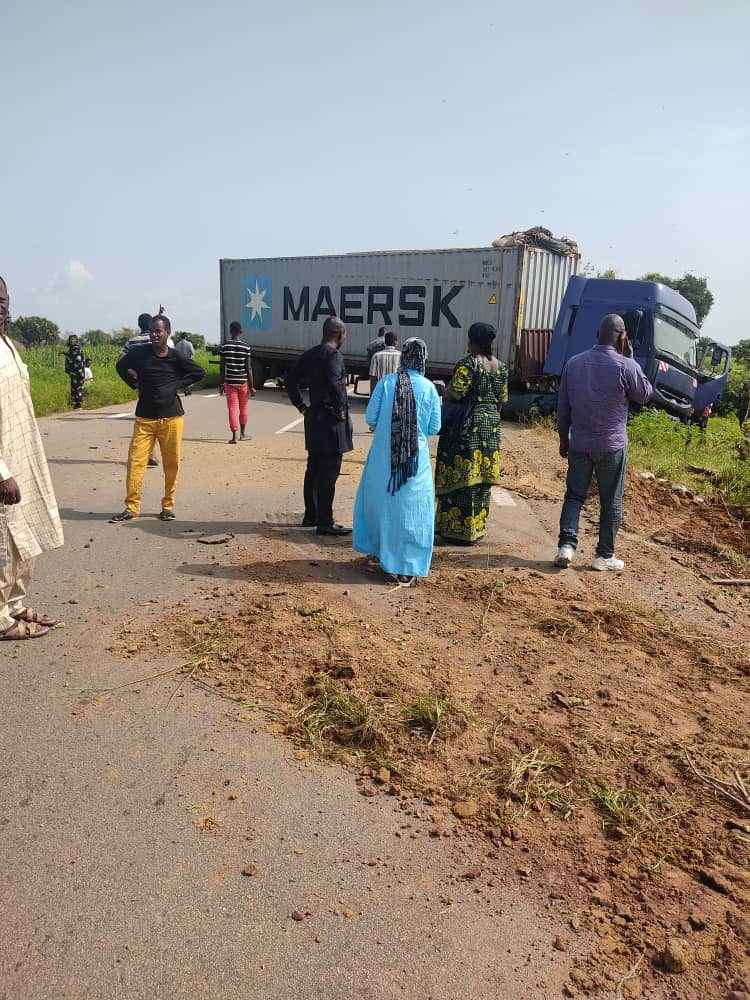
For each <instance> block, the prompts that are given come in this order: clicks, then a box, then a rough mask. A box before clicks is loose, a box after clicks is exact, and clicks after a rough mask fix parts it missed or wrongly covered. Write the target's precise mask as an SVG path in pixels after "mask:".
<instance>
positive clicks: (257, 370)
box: [252, 361, 268, 389]
mask: <svg viewBox="0 0 750 1000" xmlns="http://www.w3.org/2000/svg"><path fill="white" fill-rule="evenodd" d="M252 366H253V385H254V386H255V388H256V389H262V388H263V386H264V385H265V381H266V379H267V378H268V369H267V368H266V366H265V365H264V364H261V362H260V361H253V362H252Z"/></svg>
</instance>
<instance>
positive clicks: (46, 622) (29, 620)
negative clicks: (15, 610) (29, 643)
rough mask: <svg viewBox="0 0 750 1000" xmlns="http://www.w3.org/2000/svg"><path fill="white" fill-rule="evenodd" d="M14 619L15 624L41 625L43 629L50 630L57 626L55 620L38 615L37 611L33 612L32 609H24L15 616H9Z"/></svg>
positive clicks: (47, 616)
mask: <svg viewBox="0 0 750 1000" xmlns="http://www.w3.org/2000/svg"><path fill="white" fill-rule="evenodd" d="M11 617H12V618H15V620H16V621H17V622H25V623H26V624H32V625H42V626H43V627H45V628H52V627H53V626H54V625H57V618H50V616H49V615H40V614H39V612H38V611H34V609H33V608H24V609H23V611H21V612H20V613H19V614H17V615H11Z"/></svg>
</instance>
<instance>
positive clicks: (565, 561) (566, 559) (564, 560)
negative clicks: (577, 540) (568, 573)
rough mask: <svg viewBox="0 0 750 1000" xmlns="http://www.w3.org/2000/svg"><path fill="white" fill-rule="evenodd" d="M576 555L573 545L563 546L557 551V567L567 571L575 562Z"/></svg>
mask: <svg viewBox="0 0 750 1000" xmlns="http://www.w3.org/2000/svg"><path fill="white" fill-rule="evenodd" d="M574 555H575V549H574V548H573V546H572V545H561V546H560V548H559V549H558V550H557V555H556V556H555V563H554V564H555V566H559V567H560V568H561V569H567V568H568V566H570V564H571V563H572V562H573V556H574Z"/></svg>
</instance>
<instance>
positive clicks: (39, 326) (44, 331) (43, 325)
mask: <svg viewBox="0 0 750 1000" xmlns="http://www.w3.org/2000/svg"><path fill="white" fill-rule="evenodd" d="M8 333H9V335H10V337H11V338H12V339H13V340H15V341H17V342H18V343H19V344H22V345H23V346H24V347H42V346H44V345H45V344H53V345H54V344H59V343H60V341H61V340H62V337H63V335H62V333H61V332H60V327H59V326H58V325H57V323H53V322H52V320H50V319H45V317H44V316H19V317H18V319H14V320H12V321H11V323H10V324H9V329H8ZM136 333H138V331H137V330H134V329H132V328H131V327H129V326H122V327H120V329H119V330H112V331H111V332H110V333H107V332H106V330H86V332H85V333H82V334H79V335H78V336H79V339H80V341H81V343H82V344H86V345H87V346H89V347H101V346H102V345H107V344H113V345H114V346H115V347H122V346H124V344H125V343H126V342H127V341H128V340H129V339H130V338H131V337H134V336H135V335H136ZM175 336H176V337H179V338H182V337H187V339H188V340H189V341H190V342H191V344H192V345H193V347H195V348H196V349H197V350H200V349H202V348H204V347H205V346H206V338H205V337H204V336H203V335H202V334H200V333H192V332H191V331H190V330H177V331H176V332H175Z"/></svg>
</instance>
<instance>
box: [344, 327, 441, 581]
mask: <svg viewBox="0 0 750 1000" xmlns="http://www.w3.org/2000/svg"><path fill="white" fill-rule="evenodd" d="M426 362H427V345H426V344H425V342H424V341H423V340H419V339H418V338H416V337H413V338H412V339H410V340H407V341H406V343H405V344H404V346H403V349H402V351H401V367H400V368H399V369H398V371H397V372H395V373H394V374H393V375H386V376H385V378H383V379H381V380H380V382H378V384H377V385H376V386H375V391H374V392H373V394H372V396H371V397H370V402H369V403H368V405H367V411H366V413H365V420H366V421H367V423H368V425H369V426H370V427H371V428H373V429H374V431H375V436H374V438H373V441H372V446H371V448H370V453H369V455H368V456H367V461H366V462H365V469H364V472H363V473H362V478H361V480H360V483H359V489H358V490H357V499H356V500H355V503H354V535H353V539H352V544H353V547H354V550H355V552H362V553H364V554H365V555H367V556H371V557H373V558H375V559H377V560H378V561H379V562H380V565H381V567H382V568H383V569H384V570H385V572H386V573H390V574H391V575H392V576H395V577H396V578H397V580H398V582H399V583H400V584H401V585H402V586H405V587H410V586H413V585H414V583H415V582H416V578H417V577H420V576H427V574H428V573H429V571H430V563H431V561H432V546H433V541H434V535H435V525H434V522H435V487H434V485H433V479H432V469H431V468H430V450H429V446H428V443H427V438H428V436H429V435H431V434H437V433H438V432H439V430H440V398H439V397H438V394H437V390H436V389H435V386H434V385H433V384H432V382H430V381H429V380H428V379H426V378H425V376H424V371H425V365H426Z"/></svg>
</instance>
